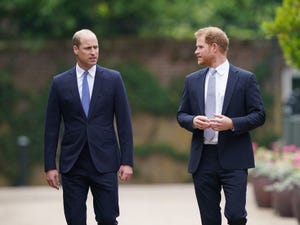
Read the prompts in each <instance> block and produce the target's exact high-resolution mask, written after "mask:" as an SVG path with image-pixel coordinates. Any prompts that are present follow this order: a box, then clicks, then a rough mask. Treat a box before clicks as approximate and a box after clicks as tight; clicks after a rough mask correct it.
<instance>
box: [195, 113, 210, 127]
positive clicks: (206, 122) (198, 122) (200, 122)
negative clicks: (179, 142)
mask: <svg viewBox="0 0 300 225" xmlns="http://www.w3.org/2000/svg"><path fill="white" fill-rule="evenodd" d="M193 127H194V128H198V129H199V130H205V129H207V128H210V119H208V118H207V117H206V116H195V117H194V119H193Z"/></svg>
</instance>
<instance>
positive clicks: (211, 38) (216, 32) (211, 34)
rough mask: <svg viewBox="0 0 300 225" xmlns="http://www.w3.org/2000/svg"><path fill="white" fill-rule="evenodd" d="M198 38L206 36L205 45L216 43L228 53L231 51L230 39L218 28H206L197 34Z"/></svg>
mask: <svg viewBox="0 0 300 225" xmlns="http://www.w3.org/2000/svg"><path fill="white" fill-rule="evenodd" d="M195 36H196V38H199V37H201V36H204V39H205V43H207V44H209V45H211V44H213V43H216V44H217V45H218V46H219V47H220V48H221V50H222V52H223V53H226V52H227V51H228V49H229V39H228V37H227V35H226V33H225V32H224V31H223V30H221V29H220V28H218V27H205V28H201V29H199V30H197V31H196V32H195Z"/></svg>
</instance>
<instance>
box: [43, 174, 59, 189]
mask: <svg viewBox="0 0 300 225" xmlns="http://www.w3.org/2000/svg"><path fill="white" fill-rule="evenodd" d="M46 180H47V182H48V184H49V186H50V187H53V188H55V189H57V190H59V185H60V184H59V175H58V171H57V170H48V171H47V172H46Z"/></svg>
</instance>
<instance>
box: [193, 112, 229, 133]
mask: <svg viewBox="0 0 300 225" xmlns="http://www.w3.org/2000/svg"><path fill="white" fill-rule="evenodd" d="M193 127H194V128H198V129H200V130H205V129H208V128H212V129H213V130H215V131H223V130H230V129H232V128H233V123H232V120H231V119H230V118H229V117H227V116H224V115H219V114H215V115H214V118H208V117H206V116H195V117H194V119H193Z"/></svg>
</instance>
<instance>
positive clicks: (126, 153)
mask: <svg viewBox="0 0 300 225" xmlns="http://www.w3.org/2000/svg"><path fill="white" fill-rule="evenodd" d="M61 120H63V124H64V132H63V136H62V140H61V145H60V160H59V165H60V172H61V173H67V172H68V171H70V169H71V168H72V166H73V165H74V164H75V162H76V160H77V158H78V156H79V154H80V152H81V150H82V149H83V147H84V145H85V144H86V143H88V145H89V149H90V154H91V158H92V160H93V162H94V165H95V167H96V169H97V170H98V171H99V172H101V173H106V172H115V171H117V170H118V169H119V167H120V164H122V165H124V164H126V165H130V166H133V138H132V125H131V112H130V108H129V104H128V100H127V96H126V91H125V87H124V84H123V81H122V78H121V75H120V73H119V72H117V71H115V70H110V69H107V68H104V67H101V66H99V65H97V68H96V75H95V80H94V87H93V93H92V98H91V102H90V108H89V115H88V116H87V117H86V115H85V113H84V111H83V108H82V104H81V100H80V96H79V91H78V85H77V77H76V69H75V67H73V68H72V69H70V70H68V71H66V72H64V73H62V74H59V75H57V76H55V77H54V78H53V81H52V85H51V89H50V92H49V99H48V106H47V115H46V124H45V146H44V159H45V160H44V161H45V170H46V171H48V170H51V169H56V153H57V147H58V141H59V136H60V135H59V132H60V125H61ZM114 121H115V122H114ZM114 125H116V126H117V129H115V127H114ZM116 131H117V132H116Z"/></svg>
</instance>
